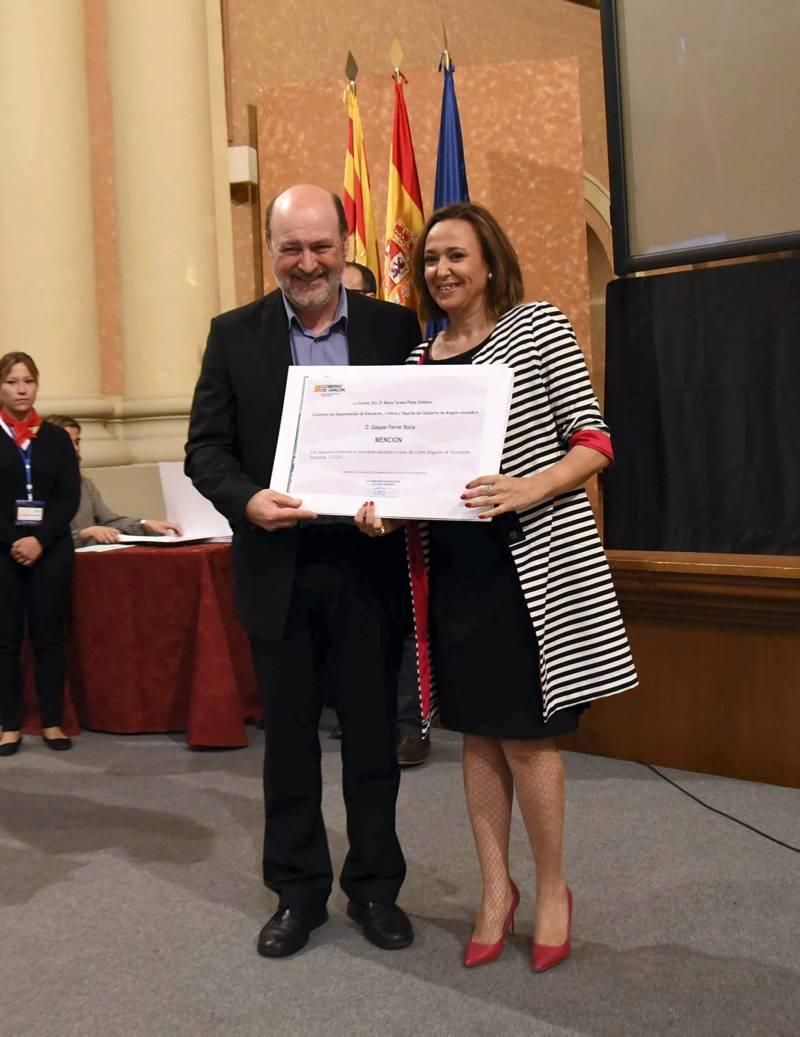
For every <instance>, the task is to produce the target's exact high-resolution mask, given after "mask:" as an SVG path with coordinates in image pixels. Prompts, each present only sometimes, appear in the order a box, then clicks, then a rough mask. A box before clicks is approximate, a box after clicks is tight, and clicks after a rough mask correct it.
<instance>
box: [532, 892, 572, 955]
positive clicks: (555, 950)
mask: <svg viewBox="0 0 800 1037" xmlns="http://www.w3.org/2000/svg"><path fill="white" fill-rule="evenodd" d="M567 911H568V914H567V938H566V940H565V941H564V943H560V944H558V945H557V946H552V945H550V944H546V943H536V941H535V940H534V942H533V946H532V947H531V967H532V969H533V970H534V972H546V971H547V969H552V968H553V966H554V965H560V964H561V962H562V961H564V960H565V959H566V958H568V957H569V955H570V951H571V950H572V946H571V944H570V937H571V935H572V890H571V889H570V888H569V886H567Z"/></svg>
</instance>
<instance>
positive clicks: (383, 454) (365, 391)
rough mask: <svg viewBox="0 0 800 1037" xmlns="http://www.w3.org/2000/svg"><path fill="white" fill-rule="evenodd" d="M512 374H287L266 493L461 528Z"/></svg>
mask: <svg viewBox="0 0 800 1037" xmlns="http://www.w3.org/2000/svg"><path fill="white" fill-rule="evenodd" d="M512 385H513V372H512V370H511V369H510V368H508V367H503V366H501V365H497V364H492V365H486V366H481V365H468V364H465V365H463V366H462V365H453V366H451V367H436V368H426V367H425V366H424V365H421V366H408V367H344V366H342V367H293V368H290V369H289V376H288V380H287V386H286V396H285V399H284V407H283V416H282V419H281V429H280V436H279V439H278V449H277V453H276V457H275V465H274V468H273V471H272V478H271V481H270V487H271V489H272V490H275V491H277V492H279V493H286V494H290V495H291V496H292V497H295V498H301V499H302V501H303V508H304V509H307V510H310V511H313V512H315V513H317V514H321V515H323V514H324V515H348V516H350V515H353V514H355V512H356V511H357V510H358V508H359V507H360V506H361V505H362V504H363V503H364V501H365V500H369V501H374V502H375V508H376V511H377V512H378V513H379V514H380V515H381V516H382V517H383V518H429V519H459V520H470V519H477V518H478V517H479V515H478V512H477V511H472V510H468V509H465V508H464V505H463V502H462V500H461V494H462V493H463V492H464V487H465V485H466V484H467V483H468V482H469V481H470V480H472V479H474V478H475V476H476V475H477V474H479V473H481V472H497V471H499V468H500V455H501V451H502V444H503V437H504V435H505V429H506V423H507V420H508V407H509V400H510V396H511V388H512Z"/></svg>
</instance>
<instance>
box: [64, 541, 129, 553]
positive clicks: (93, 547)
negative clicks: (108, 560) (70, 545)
mask: <svg viewBox="0 0 800 1037" xmlns="http://www.w3.org/2000/svg"><path fill="white" fill-rule="evenodd" d="M123 547H133V544H117V543H114V544H89V545H88V546H87V547H76V548H75V550H76V551H119V550H121V549H122V548H123Z"/></svg>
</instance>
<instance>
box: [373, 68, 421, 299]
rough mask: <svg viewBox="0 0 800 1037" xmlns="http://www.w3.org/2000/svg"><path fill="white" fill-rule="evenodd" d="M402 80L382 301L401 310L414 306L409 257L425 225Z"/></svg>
mask: <svg viewBox="0 0 800 1037" xmlns="http://www.w3.org/2000/svg"><path fill="white" fill-rule="evenodd" d="M405 82H406V80H405V76H403V75H402V73H400V72H396V73H395V77H394V123H393V125H392V150H391V154H390V156H389V191H388V197H387V200H386V249H385V253H384V261H383V264H384V265H383V297H384V299H388V300H389V301H390V302H397V303H400V305H401V306H411V307H413V306H414V305H415V303H416V300H415V298H414V290H413V288H412V285H411V254H412V253H413V251H414V246H415V244H416V243H417V239H418V238H419V235H420V233H421V231H422V228H423V226H424V224H425V217H424V216H423V215H422V192H421V191H420V189H419V177H418V176H417V163H416V159H415V158H414V143H413V141H412V140H411V127H410V125H409V122H408V109H407V108H406V99H405V95H404V93H403V84H404V83H405Z"/></svg>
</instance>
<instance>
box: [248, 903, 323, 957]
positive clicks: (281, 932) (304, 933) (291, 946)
mask: <svg viewBox="0 0 800 1037" xmlns="http://www.w3.org/2000/svg"><path fill="white" fill-rule="evenodd" d="M327 921H328V912H327V910H326V909H325V908H324V907H323V908H322V909H321V910H319V911H300V910H298V909H297V908H292V907H279V908H278V910H277V911H276V912H275V914H274V915H273V916H272V918H270V920H269V921H268V922H267V924H266V925H265V926H264V928H263V929H262V930H261V932H260V933H259V934H258V953H259V954H260V955H261V956H262V957H264V958H287V957H288V956H289V955H290V954H294V953H295V952H296V951H299V950H300V948H301V947H305V945H306V944H307V943H308V937H309V935H310V933H311V930H312V929H317V928H318V927H319V926H321V925H323V924H324V923H325V922H327Z"/></svg>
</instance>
